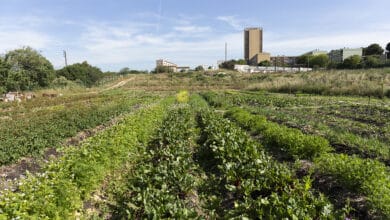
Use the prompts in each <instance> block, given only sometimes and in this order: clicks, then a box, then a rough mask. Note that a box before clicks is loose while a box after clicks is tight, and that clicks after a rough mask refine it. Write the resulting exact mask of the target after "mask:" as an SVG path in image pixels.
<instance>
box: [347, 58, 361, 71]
mask: <svg viewBox="0 0 390 220" xmlns="http://www.w3.org/2000/svg"><path fill="white" fill-rule="evenodd" d="M361 61H362V58H361V57H360V56H359V55H353V56H350V57H348V58H346V59H345V60H344V62H343V67H344V68H349V69H356V68H358V67H360V64H361Z"/></svg>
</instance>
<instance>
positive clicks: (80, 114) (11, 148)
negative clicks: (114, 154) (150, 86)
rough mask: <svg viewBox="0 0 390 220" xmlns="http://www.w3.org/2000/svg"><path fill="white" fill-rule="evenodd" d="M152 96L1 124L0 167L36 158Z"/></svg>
mask: <svg viewBox="0 0 390 220" xmlns="http://www.w3.org/2000/svg"><path fill="white" fill-rule="evenodd" d="M153 99H154V98H153V97H148V96H142V97H141V98H131V97H128V96H122V97H120V98H115V99H113V100H111V101H108V100H106V101H103V102H102V101H98V102H92V103H91V102H90V103H86V104H82V105H75V106H59V107H58V108H56V109H53V110H52V111H45V112H44V114H40V113H39V114H34V115H31V117H20V118H15V119H12V120H2V121H0V133H1V136H0V165H4V164H8V163H11V162H14V161H16V160H18V159H19V158H20V157H23V156H30V155H39V154H41V153H42V152H43V151H44V149H45V148H47V147H56V146H58V145H59V144H60V143H61V142H62V141H64V140H65V138H68V137H72V136H74V135H76V134H77V132H79V131H82V130H85V129H90V128H94V127H96V126H98V125H101V124H103V123H105V122H107V121H109V120H110V119H112V118H114V117H116V116H118V115H120V114H122V113H126V112H130V111H132V110H133V109H134V108H133V107H134V106H135V105H136V104H139V103H147V102H149V101H150V100H153Z"/></svg>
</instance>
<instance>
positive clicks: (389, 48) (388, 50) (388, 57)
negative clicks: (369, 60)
mask: <svg viewBox="0 0 390 220" xmlns="http://www.w3.org/2000/svg"><path fill="white" fill-rule="evenodd" d="M386 51H387V59H390V42H389V43H387V45H386Z"/></svg>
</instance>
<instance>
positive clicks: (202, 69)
mask: <svg viewBox="0 0 390 220" xmlns="http://www.w3.org/2000/svg"><path fill="white" fill-rule="evenodd" d="M195 71H204V68H203V66H201V65H199V66H197V67H195Z"/></svg>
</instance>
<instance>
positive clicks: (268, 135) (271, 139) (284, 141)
mask: <svg viewBox="0 0 390 220" xmlns="http://www.w3.org/2000/svg"><path fill="white" fill-rule="evenodd" d="M226 116H227V117H229V118H231V119H233V120H234V121H236V122H237V123H238V124H239V125H241V126H243V127H245V128H246V129H249V130H252V131H254V132H255V133H256V134H260V135H261V136H262V142H263V143H264V145H265V146H266V147H267V148H269V149H270V150H271V151H273V152H275V153H277V155H278V157H281V158H284V159H313V158H315V157H318V156H320V155H321V154H323V153H326V152H329V151H330V150H331V149H332V148H331V147H330V146H329V142H328V141H327V140H326V139H324V138H322V137H319V136H314V135H306V134H303V133H302V132H301V131H300V130H298V129H293V128H287V127H285V126H281V125H278V124H276V123H272V122H267V121H266V119H265V117H261V116H257V115H252V114H250V113H249V112H247V111H245V110H243V109H239V108H233V109H232V110H230V111H228V112H227V113H226Z"/></svg>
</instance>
